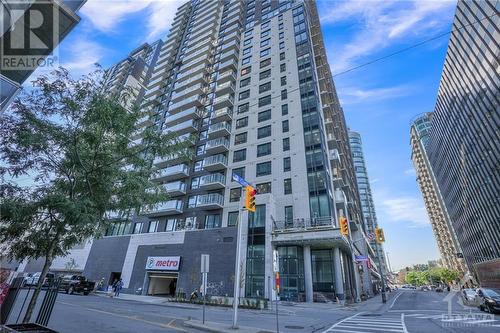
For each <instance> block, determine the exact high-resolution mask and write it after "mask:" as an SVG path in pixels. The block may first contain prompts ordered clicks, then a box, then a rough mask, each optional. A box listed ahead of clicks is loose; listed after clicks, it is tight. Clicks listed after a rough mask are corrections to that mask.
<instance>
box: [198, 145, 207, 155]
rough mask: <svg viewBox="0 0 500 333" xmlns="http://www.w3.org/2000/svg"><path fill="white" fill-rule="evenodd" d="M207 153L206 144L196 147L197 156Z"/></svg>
mask: <svg viewBox="0 0 500 333" xmlns="http://www.w3.org/2000/svg"><path fill="white" fill-rule="evenodd" d="M203 154H205V145H201V146H198V147H196V156H200V155H203Z"/></svg>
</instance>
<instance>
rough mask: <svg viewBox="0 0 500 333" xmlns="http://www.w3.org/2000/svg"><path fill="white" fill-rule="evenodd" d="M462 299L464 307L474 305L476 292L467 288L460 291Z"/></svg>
mask: <svg viewBox="0 0 500 333" xmlns="http://www.w3.org/2000/svg"><path fill="white" fill-rule="evenodd" d="M462 299H463V301H464V304H465V305H472V304H475V301H476V290H475V289H471V288H467V289H463V290H462Z"/></svg>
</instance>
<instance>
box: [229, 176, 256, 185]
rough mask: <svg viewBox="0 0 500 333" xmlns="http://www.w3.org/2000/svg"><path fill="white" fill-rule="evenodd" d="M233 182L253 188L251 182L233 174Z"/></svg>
mask: <svg viewBox="0 0 500 333" xmlns="http://www.w3.org/2000/svg"><path fill="white" fill-rule="evenodd" d="M233 180H234V181H235V182H237V183H239V184H240V185H241V186H252V185H250V183H249V182H247V181H246V180H245V179H243V178H242V177H240V176H238V175H237V174H235V173H233Z"/></svg>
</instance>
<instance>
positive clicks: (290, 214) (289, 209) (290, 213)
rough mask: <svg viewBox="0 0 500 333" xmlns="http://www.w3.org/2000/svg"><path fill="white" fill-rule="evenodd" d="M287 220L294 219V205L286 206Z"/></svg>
mask: <svg viewBox="0 0 500 333" xmlns="http://www.w3.org/2000/svg"><path fill="white" fill-rule="evenodd" d="M285 221H286V222H292V221H293V206H285Z"/></svg>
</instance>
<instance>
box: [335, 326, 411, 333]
mask: <svg viewBox="0 0 500 333" xmlns="http://www.w3.org/2000/svg"><path fill="white" fill-rule="evenodd" d="M337 327H345V328H359V327H356V326H349V325H344V324H340V325H338V326H337ZM366 329H368V330H370V331H383V332H404V331H403V330H402V329H401V330H394V329H389V328H375V327H370V328H366Z"/></svg>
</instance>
